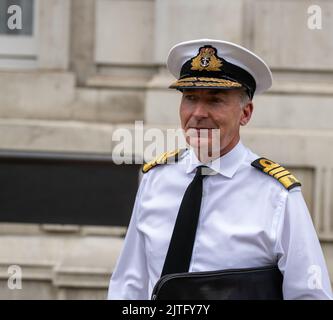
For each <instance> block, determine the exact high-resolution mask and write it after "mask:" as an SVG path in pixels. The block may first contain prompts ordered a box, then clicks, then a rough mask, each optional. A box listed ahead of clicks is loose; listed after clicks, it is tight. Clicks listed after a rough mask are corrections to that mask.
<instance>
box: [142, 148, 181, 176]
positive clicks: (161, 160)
mask: <svg viewBox="0 0 333 320" xmlns="http://www.w3.org/2000/svg"><path fill="white" fill-rule="evenodd" d="M182 151H185V149H184V150H181V149H177V150H174V151H168V152H163V153H162V154H161V155H159V156H158V157H156V158H155V159H153V160H151V161H149V162H147V163H145V164H144V165H143V167H142V172H143V173H146V172H148V171H149V170H150V169H152V168H154V167H156V166H157V165H160V164H166V163H167V162H169V163H170V162H177V161H178V158H179V156H180V154H181V153H182Z"/></svg>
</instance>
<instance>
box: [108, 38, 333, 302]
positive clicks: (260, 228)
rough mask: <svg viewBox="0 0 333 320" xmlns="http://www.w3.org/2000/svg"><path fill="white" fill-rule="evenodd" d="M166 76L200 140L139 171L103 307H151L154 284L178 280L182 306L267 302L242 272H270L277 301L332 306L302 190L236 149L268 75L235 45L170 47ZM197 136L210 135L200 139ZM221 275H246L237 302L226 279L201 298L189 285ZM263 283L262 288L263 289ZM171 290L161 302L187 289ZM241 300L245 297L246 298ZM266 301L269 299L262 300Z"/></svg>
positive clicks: (184, 119) (280, 171)
mask: <svg viewBox="0 0 333 320" xmlns="http://www.w3.org/2000/svg"><path fill="white" fill-rule="evenodd" d="M167 67H168V69H169V71H170V72H171V73H172V74H173V75H174V76H175V77H176V78H177V81H176V82H175V83H173V84H172V85H171V86H170V88H173V89H178V90H179V91H180V92H181V94H182V100H181V105H180V118H181V124H182V128H183V129H184V131H185V132H188V131H190V130H192V132H193V131H194V132H196V133H198V135H197V137H196V139H193V136H192V137H190V136H187V138H186V139H187V142H188V144H189V149H187V150H185V151H184V150H182V151H175V152H171V153H165V154H163V155H161V156H160V157H158V158H157V159H155V160H153V161H152V162H150V163H147V164H146V165H144V167H143V172H144V174H143V178H142V180H141V183H140V187H139V190H138V192H137V196H136V201H135V205H134V209H133V214H132V218H131V221H130V225H129V228H128V231H127V235H126V238H125V242H124V246H123V249H122V252H121V255H120V257H119V259H118V262H117V265H116V267H115V270H114V272H113V274H112V277H111V281H110V286H109V293H108V298H109V299H151V298H152V294H153V293H154V292H155V290H156V287H157V285H156V284H157V283H160V282H161V281H160V279H161V277H168V276H170V275H171V276H172V275H177V274H181V275H185V278H184V277H183V279H189V280H188V284H189V286H190V290H188V291H192V294H194V296H191V292H190V293H188V292H187V293H186V294H185V295H184V297H189V298H193V297H194V298H198V296H195V294H196V292H201V293H202V294H203V297H204V295H205V294H208V298H215V297H216V298H218V299H219V298H221V299H224V297H225V298H226V299H228V298H236V299H237V298H240V299H242V298H249V299H252V298H253V299H256V298H259V299H265V294H261V296H260V292H266V291H265V290H266V289H267V288H260V290H257V293H255V291H256V289H255V287H253V288H252V287H251V286H252V285H251V284H250V282H248V283H246V281H247V280H249V279H250V276H251V273H249V272H248V271H249V270H250V271H251V270H255V271H256V270H261V271H262V270H268V269H269V266H275V267H276V270H278V272H279V274H280V275H281V288H280V289H278V290H281V298H283V299H332V291H331V286H330V280H329V276H328V272H327V268H326V264H325V260H324V257H323V253H322V250H321V247H320V243H319V241H318V238H317V235H316V232H315V230H314V227H313V224H312V221H311V217H310V214H309V212H308V209H307V206H306V204H305V202H304V199H303V196H302V192H301V184H300V182H299V181H298V180H297V179H296V178H295V177H294V176H293V175H292V174H291V173H290V172H289V171H287V170H286V169H285V168H283V167H282V166H280V165H279V164H277V163H275V162H273V161H271V160H269V159H266V158H263V157H261V156H258V155H256V154H255V153H253V152H252V151H251V150H249V149H248V148H247V147H245V146H244V145H243V144H242V142H241V140H240V126H244V125H246V124H247V123H248V122H249V120H250V118H251V114H252V111H253V103H252V99H253V96H254V94H260V93H262V92H264V91H266V90H267V89H269V88H270V86H271V84H272V76H271V72H270V70H269V68H268V66H267V65H266V64H265V62H264V61H263V60H262V59H261V58H259V57H258V56H257V55H255V54H254V53H252V52H251V51H249V50H247V49H245V48H243V47H241V46H239V45H236V44H233V43H230V42H225V41H219V40H209V39H201V40H194V41H188V42H183V43H180V44H177V45H176V46H174V47H173V48H172V49H171V51H170V53H169V56H168V61H167ZM204 130H205V131H206V132H207V131H208V135H201V136H200V132H201V131H204ZM213 130H218V132H219V152H218V156H217V157H215V158H212V159H209V158H208V157H205V156H204V155H202V154H201V153H200V152H198V150H199V149H200V146H206V147H208V149H209V150H210V151H212V150H213V149H214V146H213V145H212V144H213V142H212V140H213V135H212V134H211V131H213ZM190 138H192V139H190ZM207 159H208V160H207ZM169 160H170V161H169ZM205 170H206V172H208V173H207V174H205V173H204V171H205ZM265 267H266V269H265ZM267 268H268V269H267ZM223 270H238V271H239V270H240V271H242V270H245V273H242V277H243V275H245V276H244V277H243V278H242V279H243V280H237V279H236V280H235V287H237V286H238V285H241V282H242V281H245V282H244V285H243V284H242V285H243V287H242V288H241V289H240V291H238V292H237V290H238V289H237V288H236V289H233V288H231V289H232V290H234V291H233V292H234V293H235V294H234V295H230V294H229V293H230V292H231V291H232V290H231V291H230V290H229V289H230V288H229V289H228V290H229V291H228V290H225V288H224V284H223V283H226V282H225V281H224V280H223V278H217V279H215V280H214V283H221V286H220V287H219V288H218V289H216V287H215V288H214V289H213V291H214V292H213V293H210V292H209V290H210V289H209V286H210V285H211V283H209V284H208V283H207V285H206V286H204V288H205V289H204V290H203V291H201V288H196V287H195V286H196V284H193V282H191V281H192V280H191V278H186V277H187V276H191V275H192V274H196V273H197V272H200V273H199V274H197V275H205V273H208V274H211V273H210V272H212V271H222V273H221V274H222V275H223V274H225V273H223ZM229 274H230V273H229ZM231 274H235V273H233V272H231ZM236 274H237V272H236ZM253 274H256V273H253ZM269 277H271V274H270V275H268V278H269ZM274 277H275V276H274ZM271 278H272V279H273V277H271ZM207 279H209V277H208V278H203V280H202V281H203V282H205V281H207ZM220 279H222V280H221V281H220ZM244 279H245V280H244ZM258 279H259V278H258ZM276 279H277V278H276ZM269 281H270V280H268V281H266V280H265V281H264V282H266V284H265V283H263V284H262V285H263V286H266V287H268V289H270V288H269V286H271V285H272V286H273V282H272V284H270V283H269ZM229 282H230V281H229ZM252 282H253V281H252ZM254 282H255V283H259V284H260V280H256V279H255V280H254ZM278 283H279V281H275V284H274V286H277V287H279V284H278ZM259 284H258V285H259ZM229 285H230V284H229ZM231 285H232V281H231ZM154 287H155V289H154ZM171 287H172V286H171ZM171 287H169V289H170V288H171ZM185 287H186V286H185ZM207 288H208V289H207ZM244 288H245V289H244ZM169 289H168V290H169ZM170 290H171V291H169V293H168V294H169V296H166V297H167V298H170V299H172V298H174V297H176V298H177V297H179V295H178V291H179V292H180V291H182V290H186V288H185V289H184V285H182V286H180V285H179V286H178V287H177V285H176V286H175V287H174V288H173V289H172V288H171V289H170ZM172 290H173V291H172ZM244 290H245V291H246V290H247V291H249V293H247V295H245V296H244V295H242V294H244V292H245V291H244ZM153 291H154V292H153ZM226 291H228V292H229V293H228V292H226ZM258 292H259V293H258ZM267 292H268V291H267ZM155 293H156V292H155ZM228 294H229V296H228ZM257 294H258V295H257ZM275 297H276V296H275ZM199 298H202V296H199ZM267 298H268V299H269V298H274V295H273V296H270V294H269V293H267Z"/></svg>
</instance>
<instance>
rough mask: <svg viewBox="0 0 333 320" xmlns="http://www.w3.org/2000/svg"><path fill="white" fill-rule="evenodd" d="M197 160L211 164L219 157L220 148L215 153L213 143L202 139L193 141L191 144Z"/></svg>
mask: <svg viewBox="0 0 333 320" xmlns="http://www.w3.org/2000/svg"><path fill="white" fill-rule="evenodd" d="M189 145H190V146H191V148H192V149H193V151H194V153H195V155H196V156H197V158H198V159H199V160H200V161H201V162H203V163H206V162H209V161H212V160H214V159H216V158H218V157H219V151H220V150H219V148H218V150H215V152H213V148H212V145H211V142H210V141H208V140H202V139H193V140H192V139H191V142H190V143H189Z"/></svg>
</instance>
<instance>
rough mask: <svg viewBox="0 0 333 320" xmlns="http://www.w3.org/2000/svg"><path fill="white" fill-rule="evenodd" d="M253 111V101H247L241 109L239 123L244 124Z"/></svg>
mask: <svg viewBox="0 0 333 320" xmlns="http://www.w3.org/2000/svg"><path fill="white" fill-rule="evenodd" d="M252 112H253V103H252V101H249V102H248V103H247V105H246V106H245V107H243V109H242V114H241V118H240V125H241V126H245V125H246V124H247V123H248V122H249V121H250V119H251V116H252Z"/></svg>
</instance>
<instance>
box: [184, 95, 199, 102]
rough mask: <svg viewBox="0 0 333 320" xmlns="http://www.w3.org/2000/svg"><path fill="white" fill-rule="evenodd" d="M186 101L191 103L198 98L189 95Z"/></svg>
mask: <svg viewBox="0 0 333 320" xmlns="http://www.w3.org/2000/svg"><path fill="white" fill-rule="evenodd" d="M185 99H186V100H190V101H194V100H195V99H196V96H192V95H187V96H185Z"/></svg>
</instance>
